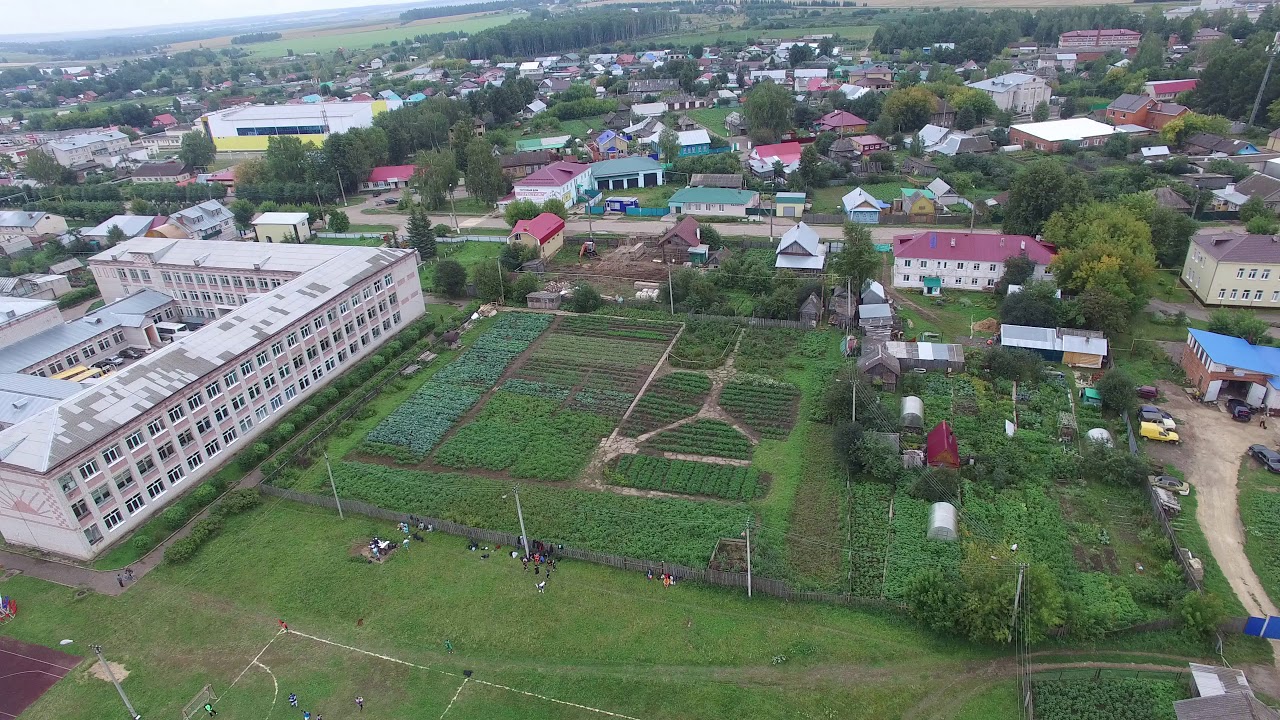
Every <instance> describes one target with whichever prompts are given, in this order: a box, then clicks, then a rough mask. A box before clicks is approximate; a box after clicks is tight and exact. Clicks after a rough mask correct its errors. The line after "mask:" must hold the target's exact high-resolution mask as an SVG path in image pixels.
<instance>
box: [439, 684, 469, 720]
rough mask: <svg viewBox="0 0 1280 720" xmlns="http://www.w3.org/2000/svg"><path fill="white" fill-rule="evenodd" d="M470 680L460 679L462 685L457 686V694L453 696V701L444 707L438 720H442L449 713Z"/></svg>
mask: <svg viewBox="0 0 1280 720" xmlns="http://www.w3.org/2000/svg"><path fill="white" fill-rule="evenodd" d="M470 679H471V678H462V684H461V685H459V686H458V692H456V693H454V694H453V699H452V700H450V701H449V704H448V705H446V706H445V708H444V712H442V713H440V720H444V716H445V715H448V714H449V711H450V710H452V709H453V704H454V703H456V702H458V696H459V695H461V694H462V688H464V687H466V686H467V681H468V680H470Z"/></svg>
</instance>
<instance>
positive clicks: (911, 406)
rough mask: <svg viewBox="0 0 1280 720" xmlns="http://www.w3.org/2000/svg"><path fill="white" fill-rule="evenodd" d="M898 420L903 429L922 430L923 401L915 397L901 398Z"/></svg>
mask: <svg viewBox="0 0 1280 720" xmlns="http://www.w3.org/2000/svg"><path fill="white" fill-rule="evenodd" d="M900 420H901V423H902V427H903V428H908V429H911V430H923V429H924V401H922V400H921V399H920V398H918V397H916V396H915V395H908V396H906V397H904V398H902V415H901V416H900Z"/></svg>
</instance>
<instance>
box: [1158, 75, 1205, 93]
mask: <svg viewBox="0 0 1280 720" xmlns="http://www.w3.org/2000/svg"><path fill="white" fill-rule="evenodd" d="M1197 82H1198V81H1197V80H1196V79H1195V78H1191V79H1190V80H1157V81H1154V82H1151V83H1149V84H1150V85H1151V89H1152V90H1154V91H1155V92H1157V93H1180V92H1189V91H1191V90H1195V89H1196V83H1197Z"/></svg>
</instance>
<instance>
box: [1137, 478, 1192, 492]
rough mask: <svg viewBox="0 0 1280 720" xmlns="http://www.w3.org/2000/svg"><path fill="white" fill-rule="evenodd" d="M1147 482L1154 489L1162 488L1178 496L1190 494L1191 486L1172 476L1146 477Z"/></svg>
mask: <svg viewBox="0 0 1280 720" xmlns="http://www.w3.org/2000/svg"><path fill="white" fill-rule="evenodd" d="M1147 482H1149V483H1151V485H1152V486H1154V487H1158V488H1164V489H1165V490H1168V491H1169V492H1174V493H1178V494H1179V495H1190V494H1191V486H1190V485H1188V484H1187V483H1185V482H1183V481H1181V480H1179V479H1178V478H1176V477H1174V476H1172V475H1150V476H1148V477H1147Z"/></svg>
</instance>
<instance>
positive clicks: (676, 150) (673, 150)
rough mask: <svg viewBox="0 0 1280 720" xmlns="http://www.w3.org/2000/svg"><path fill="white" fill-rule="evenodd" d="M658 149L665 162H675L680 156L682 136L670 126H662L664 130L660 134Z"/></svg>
mask: <svg viewBox="0 0 1280 720" xmlns="http://www.w3.org/2000/svg"><path fill="white" fill-rule="evenodd" d="M658 151H659V152H660V153H661V154H662V160H663V162H675V161H676V158H677V157H679V156H680V136H679V135H676V133H675V131H674V130H672V129H671V128H669V127H664V128H662V132H661V133H659V134H658Z"/></svg>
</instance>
